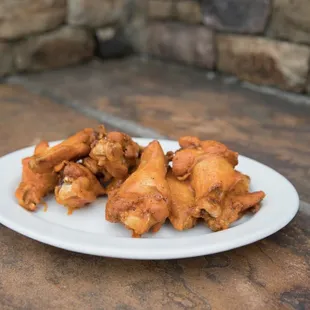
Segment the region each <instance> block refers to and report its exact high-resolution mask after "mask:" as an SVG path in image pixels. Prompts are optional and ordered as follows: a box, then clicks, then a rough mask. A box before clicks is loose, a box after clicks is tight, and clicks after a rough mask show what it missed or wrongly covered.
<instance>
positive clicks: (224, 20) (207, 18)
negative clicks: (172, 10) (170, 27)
mask: <svg viewBox="0 0 310 310" xmlns="http://www.w3.org/2000/svg"><path fill="white" fill-rule="evenodd" d="M200 2H201V9H202V13H203V20H204V23H205V24H206V25H207V26H210V27H213V28H214V29H217V30H222V31H227V32H239V33H261V32H263V31H264V29H265V26H266V23H267V19H268V16H269V13H270V0H251V1H249V0H221V1H218V0H201V1H200Z"/></svg>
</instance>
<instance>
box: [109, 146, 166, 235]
mask: <svg viewBox="0 0 310 310" xmlns="http://www.w3.org/2000/svg"><path fill="white" fill-rule="evenodd" d="M166 172H167V159H166V157H165V155H164V153H163V150H162V148H161V146H160V144H159V142H158V141H153V142H151V143H150V144H149V145H148V146H147V147H146V148H145V149H144V151H143V153H142V156H141V162H140V165H139V166H138V168H137V170H136V171H135V172H134V173H132V174H131V175H130V176H129V177H128V178H127V179H126V181H125V182H124V183H123V184H122V185H121V186H120V187H119V188H116V189H115V190H113V191H111V192H109V193H108V197H109V198H108V202H107V206H106V220H108V221H110V222H114V223H117V222H121V223H123V224H124V225H125V226H126V227H127V228H128V229H130V230H132V232H133V237H140V236H141V235H142V234H144V233H146V232H147V231H149V230H150V229H151V228H152V230H153V232H156V231H158V230H159V229H160V227H161V225H162V224H163V223H164V222H165V220H166V218H167V217H168V216H169V207H170V189H169V186H168V183H167V181H166V178H165V177H166Z"/></svg>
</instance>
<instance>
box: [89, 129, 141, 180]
mask: <svg viewBox="0 0 310 310" xmlns="http://www.w3.org/2000/svg"><path fill="white" fill-rule="evenodd" d="M140 151H141V150H140V147H139V145H138V144H137V143H135V142H134V141H133V140H132V139H131V137H130V136H128V135H127V134H125V133H121V132H110V133H108V134H107V135H106V136H105V137H103V138H102V139H100V140H98V141H97V142H95V143H94V146H93V148H92V150H91V152H90V154H89V156H90V158H91V159H93V160H94V161H95V163H96V166H97V167H96V170H97V171H98V172H100V173H102V174H103V175H104V176H105V179H106V181H108V180H109V179H111V178H112V177H113V178H116V179H125V178H126V177H127V176H128V174H129V172H130V169H132V168H134V167H135V166H137V164H138V159H139V156H140ZM89 163H90V161H89ZM89 163H86V164H89ZM93 167H94V169H95V165H94V163H93Z"/></svg>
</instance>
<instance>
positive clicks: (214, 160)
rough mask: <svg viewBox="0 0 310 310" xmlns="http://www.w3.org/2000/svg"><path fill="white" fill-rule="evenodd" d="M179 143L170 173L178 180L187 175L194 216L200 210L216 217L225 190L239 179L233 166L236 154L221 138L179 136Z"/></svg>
mask: <svg viewBox="0 0 310 310" xmlns="http://www.w3.org/2000/svg"><path fill="white" fill-rule="evenodd" d="M179 144H180V146H181V147H182V148H181V149H180V150H179V151H177V152H176V154H175V156H174V158H173V161H172V162H173V168H172V169H173V173H174V174H175V175H176V177H177V178H178V179H179V180H185V179H187V178H188V177H190V178H189V179H190V182H191V186H192V188H193V189H194V191H195V204H196V216H197V217H199V214H200V213H201V211H203V212H207V213H208V214H209V215H211V216H212V217H218V216H219V215H220V214H221V202H222V200H223V198H224V196H225V194H226V192H227V191H229V190H230V188H231V187H232V186H233V185H234V184H235V183H237V182H238V177H239V175H238V174H236V172H235V170H234V166H235V165H236V164H237V163H238V154H237V153H235V152H233V151H231V150H229V149H228V148H227V147H226V146H225V145H224V144H222V143H220V142H216V141H211V140H207V141H200V140H199V139H198V138H196V137H182V138H180V140H179Z"/></svg>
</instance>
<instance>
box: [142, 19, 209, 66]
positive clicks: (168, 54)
mask: <svg viewBox="0 0 310 310" xmlns="http://www.w3.org/2000/svg"><path fill="white" fill-rule="evenodd" d="M146 46H147V47H146V52H147V53H149V54H150V55H153V56H156V57H160V58H163V59H167V60H173V61H178V62H182V63H185V64H188V65H195V66H199V67H203V68H209V69H211V68H213V67H214V62H215V52H214V36H213V32H212V31H210V30H209V29H207V28H205V27H203V26H194V25H191V26H189V25H184V24H180V23H160V22H157V23H151V24H149V25H148V28H147V45H146Z"/></svg>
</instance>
